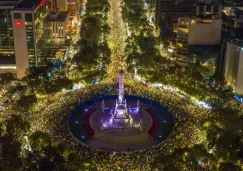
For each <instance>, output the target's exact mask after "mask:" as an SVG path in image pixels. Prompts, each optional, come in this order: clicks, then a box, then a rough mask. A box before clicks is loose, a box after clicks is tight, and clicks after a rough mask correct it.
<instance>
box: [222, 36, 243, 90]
mask: <svg viewBox="0 0 243 171" xmlns="http://www.w3.org/2000/svg"><path fill="white" fill-rule="evenodd" d="M224 60H225V63H224V71H223V73H224V74H223V75H224V77H225V81H226V83H227V85H229V86H232V88H233V90H234V91H235V92H236V93H238V94H243V41H239V40H233V41H230V42H227V47H226V55H225V59H224Z"/></svg>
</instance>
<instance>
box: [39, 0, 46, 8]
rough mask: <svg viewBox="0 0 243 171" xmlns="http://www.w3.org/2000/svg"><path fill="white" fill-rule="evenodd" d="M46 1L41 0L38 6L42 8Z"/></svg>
mask: <svg viewBox="0 0 243 171" xmlns="http://www.w3.org/2000/svg"><path fill="white" fill-rule="evenodd" d="M45 1H46V0H41V1H40V3H39V5H38V6H39V7H41V6H42V5H44V3H45Z"/></svg>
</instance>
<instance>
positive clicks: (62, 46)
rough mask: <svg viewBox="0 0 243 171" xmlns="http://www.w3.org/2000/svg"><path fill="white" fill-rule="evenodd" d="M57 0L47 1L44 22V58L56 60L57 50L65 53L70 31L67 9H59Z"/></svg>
mask: <svg viewBox="0 0 243 171" xmlns="http://www.w3.org/2000/svg"><path fill="white" fill-rule="evenodd" d="M57 2H58V1H56V0H51V1H50V3H49V9H50V11H49V14H48V16H47V19H46V20H47V22H45V26H44V28H45V29H44V30H45V45H46V46H45V59H47V61H51V60H53V59H55V60H56V54H57V53H58V52H60V53H61V52H62V53H65V51H66V49H67V46H68V43H67V38H68V35H69V31H70V28H69V27H70V24H71V23H70V19H69V14H70V12H69V11H59V8H58V5H57V4H58V3H57Z"/></svg>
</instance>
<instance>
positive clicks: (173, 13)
mask: <svg viewBox="0 0 243 171" xmlns="http://www.w3.org/2000/svg"><path fill="white" fill-rule="evenodd" d="M195 2H196V1H195V0H156V16H155V22H156V24H158V25H159V26H168V27H176V25H177V22H178V18H179V17H185V16H189V17H190V16H195V14H196V8H195Z"/></svg>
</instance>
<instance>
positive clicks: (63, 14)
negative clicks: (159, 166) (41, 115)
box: [48, 11, 68, 22]
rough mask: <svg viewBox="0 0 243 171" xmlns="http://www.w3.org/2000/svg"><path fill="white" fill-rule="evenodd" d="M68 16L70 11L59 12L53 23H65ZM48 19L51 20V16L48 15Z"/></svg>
mask: <svg viewBox="0 0 243 171" xmlns="http://www.w3.org/2000/svg"><path fill="white" fill-rule="evenodd" d="M67 16H68V11H64V12H60V11H59V12H58V14H57V18H56V20H54V21H51V22H64V21H65V20H66V18H67ZM48 19H49V20H50V14H49V15H48Z"/></svg>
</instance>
